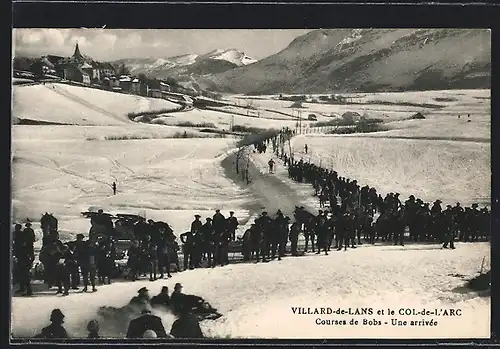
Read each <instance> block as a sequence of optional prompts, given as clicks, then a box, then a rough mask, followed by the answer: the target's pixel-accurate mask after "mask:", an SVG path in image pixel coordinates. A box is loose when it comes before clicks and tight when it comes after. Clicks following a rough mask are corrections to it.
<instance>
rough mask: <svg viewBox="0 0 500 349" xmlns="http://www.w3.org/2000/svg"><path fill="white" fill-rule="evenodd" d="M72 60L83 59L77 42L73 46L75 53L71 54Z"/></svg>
mask: <svg viewBox="0 0 500 349" xmlns="http://www.w3.org/2000/svg"><path fill="white" fill-rule="evenodd" d="M73 58H76V59H78V60H81V59H83V56H82V54H81V53H80V48H79V47H78V41H77V42H76V46H75V53H73Z"/></svg>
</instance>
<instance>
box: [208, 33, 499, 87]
mask: <svg viewBox="0 0 500 349" xmlns="http://www.w3.org/2000/svg"><path fill="white" fill-rule="evenodd" d="M209 80H210V84H207V86H208V85H210V86H217V88H218V90H219V91H225V92H232V93H247V94H274V93H324V92H326V91H339V92H340V91H343V92H346V91H360V92H376V91H403V90H435V89H459V88H460V89H462V88H490V83H491V33H490V31H489V30H478V29H327V30H323V29H322V30H314V31H311V32H309V33H307V34H305V35H302V36H299V37H297V38H296V39H295V40H293V41H292V42H291V43H290V45H288V47H286V48H285V49H283V50H282V51H280V52H278V53H277V54H275V55H272V56H270V57H267V58H264V59H262V60H260V61H258V62H256V63H254V64H251V65H248V66H240V67H237V68H234V69H231V70H228V71H226V72H222V73H218V74H215V75H213V76H211V77H210V79H209ZM201 85H202V84H201Z"/></svg>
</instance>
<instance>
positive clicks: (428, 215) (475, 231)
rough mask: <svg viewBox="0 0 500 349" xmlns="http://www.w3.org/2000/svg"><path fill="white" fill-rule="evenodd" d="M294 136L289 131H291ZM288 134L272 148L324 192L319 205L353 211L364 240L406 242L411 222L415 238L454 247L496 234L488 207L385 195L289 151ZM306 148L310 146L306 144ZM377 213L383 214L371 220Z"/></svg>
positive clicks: (295, 174)
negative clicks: (442, 204)
mask: <svg viewBox="0 0 500 349" xmlns="http://www.w3.org/2000/svg"><path fill="white" fill-rule="evenodd" d="M288 137H289V135H288ZM285 139H286V138H285V137H283V136H282V135H280V136H275V137H273V139H272V140H271V142H272V144H273V150H274V152H275V154H276V155H278V157H279V158H280V159H281V160H283V162H284V164H285V166H287V168H288V175H289V177H290V178H291V179H293V180H294V181H297V182H304V183H310V184H312V185H313V187H314V190H315V195H317V196H318V197H319V200H320V207H321V208H324V207H325V204H326V203H329V206H330V211H331V214H332V215H333V216H335V217H336V218H334V219H335V220H340V219H339V217H341V216H346V215H348V216H352V218H353V220H354V222H353V224H354V230H355V233H354V235H355V236H356V237H357V240H358V243H360V237H361V235H364V236H366V238H367V239H368V240H369V241H370V242H371V243H374V241H375V240H378V239H379V238H381V239H382V241H386V240H393V241H394V243H395V244H403V241H404V240H405V238H404V232H405V229H406V228H407V227H408V229H409V238H408V240H411V241H415V242H418V241H420V242H423V241H427V242H440V243H442V244H443V247H444V248H448V246H449V247H450V248H452V249H453V248H455V246H454V240H455V239H456V238H458V240H459V241H463V242H468V241H478V240H488V239H489V238H490V236H491V232H490V217H491V213H490V211H489V209H488V208H487V207H484V208H482V209H479V208H478V207H479V205H478V204H477V203H473V204H472V205H471V207H462V206H461V204H460V203H459V202H457V203H456V205H455V206H451V205H447V207H446V208H445V209H443V208H442V207H441V203H442V201H441V200H436V201H435V202H434V203H433V205H432V207H431V206H430V204H429V203H425V202H423V200H421V199H419V198H415V196H414V195H410V197H409V198H408V200H406V201H405V202H402V201H401V199H400V194H399V193H388V194H387V195H386V196H385V197H382V195H380V194H378V193H377V190H376V189H375V188H372V187H369V186H367V185H366V186H363V187H361V186H360V185H359V184H358V183H357V181H356V180H350V179H349V178H345V177H340V176H338V174H337V172H336V171H333V170H328V169H325V168H323V167H320V166H317V165H315V164H313V163H308V162H304V161H303V159H301V160H299V161H295V160H294V159H293V157H290V154H288V155H287V154H286V152H285V151H284V149H285V147H284V141H285ZM304 151H305V152H306V153H307V151H308V148H307V145H305V146H304ZM375 213H379V214H380V216H379V217H378V219H377V220H376V221H375V222H374V224H373V227H372V222H373V218H374V215H375Z"/></svg>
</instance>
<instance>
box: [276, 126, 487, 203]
mask: <svg viewBox="0 0 500 349" xmlns="http://www.w3.org/2000/svg"><path fill="white" fill-rule="evenodd" d="M305 144H307V145H308V147H309V154H304V150H303V149H304V145H305ZM292 145H293V151H294V153H295V158H296V160H300V159H301V158H302V159H304V161H305V162H308V161H311V162H314V163H316V164H317V165H319V164H320V163H321V165H322V166H323V167H326V168H330V169H334V170H335V171H337V172H338V173H339V176H342V177H344V176H345V177H347V178H350V179H356V180H357V181H358V183H359V184H360V185H365V184H367V185H369V186H373V187H375V188H376V189H377V192H379V193H380V194H382V195H383V196H385V195H386V194H387V193H389V192H392V193H396V192H399V193H400V194H401V197H402V198H403V199H405V200H406V199H407V198H408V196H410V195H411V194H413V195H415V196H416V197H419V198H421V199H422V200H425V201H426V202H431V203H432V202H434V201H435V200H437V199H440V200H441V201H443V204H444V205H448V204H450V205H455V203H456V202H457V201H459V202H461V203H462V205H470V204H472V203H473V202H478V203H479V204H480V205H488V206H489V203H490V201H491V199H490V192H491V156H490V143H479V142H465V141H441V140H420V139H386V138H375V137H333V136H323V137H321V136H299V137H296V138H294V140H293V142H292ZM285 150H287V149H285Z"/></svg>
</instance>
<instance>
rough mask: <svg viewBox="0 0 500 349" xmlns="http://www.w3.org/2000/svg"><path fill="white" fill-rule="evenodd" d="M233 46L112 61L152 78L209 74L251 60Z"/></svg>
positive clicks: (179, 77) (135, 72)
mask: <svg viewBox="0 0 500 349" xmlns="http://www.w3.org/2000/svg"><path fill="white" fill-rule="evenodd" d="M255 62H256V60H255V59H253V58H251V57H248V56H247V55H245V53H243V52H241V51H239V50H237V49H225V50H224V49H216V50H213V51H211V52H209V53H207V54H203V55H196V54H185V55H181V56H175V57H169V58H130V59H120V60H117V61H114V62H112V63H114V64H116V65H120V64H125V65H126V66H127V68H128V69H129V70H130V72H131V73H132V74H136V75H138V74H141V73H142V74H146V75H148V76H150V77H155V78H167V77H175V78H177V79H180V80H185V79H186V78H187V77H192V76H196V77H204V76H211V75H215V74H218V73H223V72H225V71H228V70H231V69H234V68H237V67H241V66H246V65H249V64H252V63H255Z"/></svg>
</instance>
